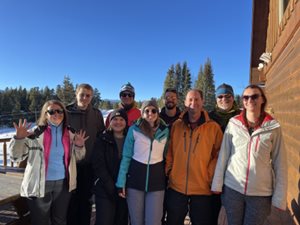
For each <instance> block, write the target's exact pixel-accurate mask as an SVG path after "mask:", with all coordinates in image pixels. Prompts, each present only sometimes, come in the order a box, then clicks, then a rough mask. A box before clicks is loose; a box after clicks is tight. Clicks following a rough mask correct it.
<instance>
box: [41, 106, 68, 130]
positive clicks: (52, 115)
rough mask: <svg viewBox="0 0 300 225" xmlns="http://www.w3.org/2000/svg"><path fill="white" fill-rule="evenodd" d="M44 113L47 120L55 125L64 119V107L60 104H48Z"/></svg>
mask: <svg viewBox="0 0 300 225" xmlns="http://www.w3.org/2000/svg"><path fill="white" fill-rule="evenodd" d="M45 113H46V118H47V120H48V121H49V122H50V123H52V124H54V125H56V126H58V125H59V124H61V123H62V122H63V120H64V109H63V108H62V107H61V106H60V105H57V104H50V105H49V106H48V107H47V111H46V112H45Z"/></svg>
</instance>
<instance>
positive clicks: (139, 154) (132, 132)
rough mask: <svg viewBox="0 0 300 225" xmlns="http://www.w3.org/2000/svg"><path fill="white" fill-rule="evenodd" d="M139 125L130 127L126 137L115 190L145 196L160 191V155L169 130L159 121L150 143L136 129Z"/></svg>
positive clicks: (162, 175)
mask: <svg viewBox="0 0 300 225" xmlns="http://www.w3.org/2000/svg"><path fill="white" fill-rule="evenodd" d="M140 122H141V120H138V121H137V122H136V123H135V124H134V125H132V126H131V127H130V128H129V131H128V133H127V136H126V139H125V143H124V147H123V154H122V161H121V165H120V171H119V175H118V179H117V183H116V186H117V187H119V188H124V187H125V186H126V187H128V188H133V189H137V190H141V191H146V192H148V191H159V190H164V189H165V175H164V152H165V149H166V145H167V141H168V137H169V129H168V127H167V125H166V124H165V122H164V121H163V120H161V119H160V125H159V127H158V128H157V130H156V132H155V134H154V139H150V138H149V137H147V136H146V135H144V134H143V133H142V131H141V129H140V128H139V125H140Z"/></svg>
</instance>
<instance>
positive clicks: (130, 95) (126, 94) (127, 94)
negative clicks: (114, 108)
mask: <svg viewBox="0 0 300 225" xmlns="http://www.w3.org/2000/svg"><path fill="white" fill-rule="evenodd" d="M121 97H123V98H125V97H129V98H132V97H133V94H131V93H121Z"/></svg>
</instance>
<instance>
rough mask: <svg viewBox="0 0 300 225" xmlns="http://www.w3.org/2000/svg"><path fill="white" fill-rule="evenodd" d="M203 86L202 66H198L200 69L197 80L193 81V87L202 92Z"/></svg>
mask: <svg viewBox="0 0 300 225" xmlns="http://www.w3.org/2000/svg"><path fill="white" fill-rule="evenodd" d="M203 86H204V72H203V66H202V65H200V69H199V72H198V76H197V80H196V81H195V85H194V87H195V88H196V89H199V90H202V91H203Z"/></svg>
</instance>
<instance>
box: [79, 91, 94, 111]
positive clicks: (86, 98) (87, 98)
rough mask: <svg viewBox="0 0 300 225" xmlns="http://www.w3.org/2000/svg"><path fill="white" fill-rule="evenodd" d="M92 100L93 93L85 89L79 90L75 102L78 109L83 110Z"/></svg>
mask: <svg viewBox="0 0 300 225" xmlns="http://www.w3.org/2000/svg"><path fill="white" fill-rule="evenodd" d="M92 98H93V91H92V90H89V89H86V88H80V89H79V90H78V91H77V92H76V100H77V105H78V107H79V108H80V109H83V110H85V109H86V108H87V107H88V105H89V104H90V103H91V101H92Z"/></svg>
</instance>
